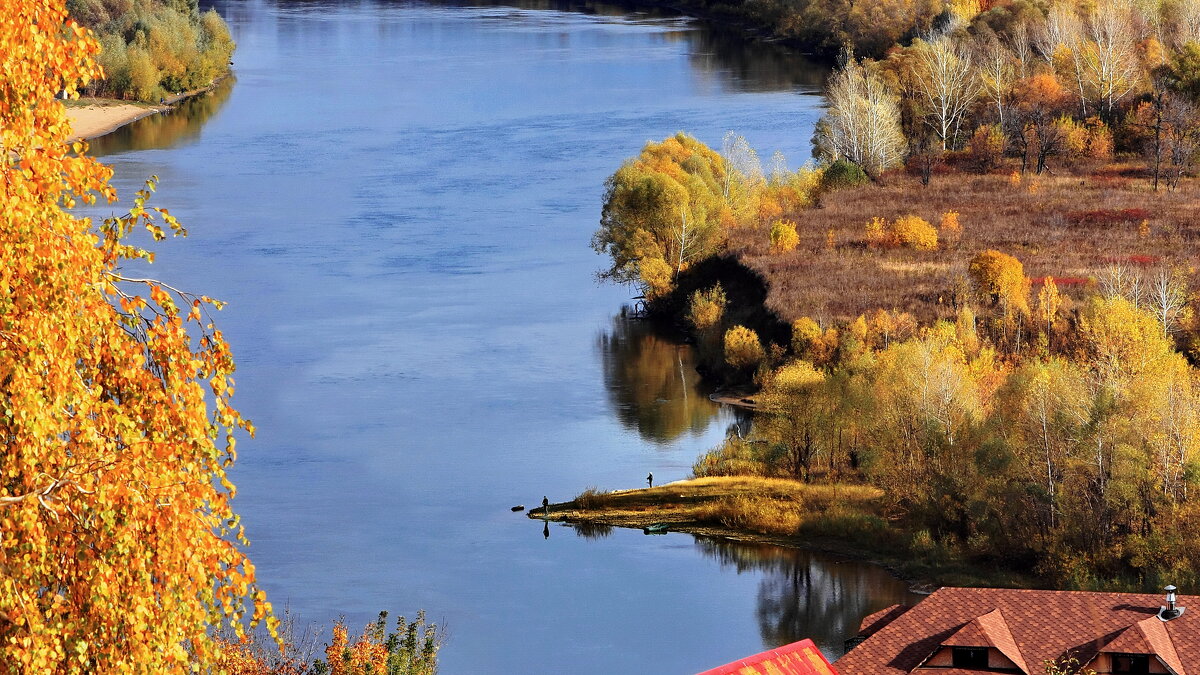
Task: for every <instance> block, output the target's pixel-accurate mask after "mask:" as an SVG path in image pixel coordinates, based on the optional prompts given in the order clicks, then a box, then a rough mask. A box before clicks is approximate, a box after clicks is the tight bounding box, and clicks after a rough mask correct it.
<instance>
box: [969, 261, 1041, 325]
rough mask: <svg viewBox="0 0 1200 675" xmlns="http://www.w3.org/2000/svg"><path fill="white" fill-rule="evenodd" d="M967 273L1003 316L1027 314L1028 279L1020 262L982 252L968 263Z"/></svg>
mask: <svg viewBox="0 0 1200 675" xmlns="http://www.w3.org/2000/svg"><path fill="white" fill-rule="evenodd" d="M968 272H969V274H970V275H971V280H972V281H974V282H975V288H976V290H978V291H979V293H980V294H981V295H982V296H984V297H985V298H986V299H988V300H989V301H991V302H993V303H997V304H1000V305H1001V306H1002V307H1003V308H1004V310H1005V312H1009V311H1011V310H1017V311H1019V312H1020V313H1022V314H1028V313H1029V287H1030V283H1029V279H1028V278H1027V277H1026V276H1025V267H1024V266H1023V265H1021V261H1020V260H1017V259H1016V258H1014V257H1012V256H1010V255H1008V254H1006V253H1001V252H1000V251H995V250H988V251H982V252H980V253H978V254H976V256H975V257H974V258H972V259H971V264H970V267H969V268H968Z"/></svg>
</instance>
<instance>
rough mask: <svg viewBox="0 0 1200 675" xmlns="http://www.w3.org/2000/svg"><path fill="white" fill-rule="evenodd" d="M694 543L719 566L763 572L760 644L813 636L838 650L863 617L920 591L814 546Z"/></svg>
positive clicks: (915, 597) (700, 540)
mask: <svg viewBox="0 0 1200 675" xmlns="http://www.w3.org/2000/svg"><path fill="white" fill-rule="evenodd" d="M696 547H697V548H698V549H700V551H702V552H703V553H704V554H705V555H706V556H709V557H712V558H716V559H717V560H718V561H720V563H721V565H722V566H730V567H734V568H735V569H736V570H737V571H738V573H739V574H740V573H742V572H745V571H749V570H756V571H758V572H760V573H761V574H762V575H763V577H762V581H761V582H760V583H759V587H758V609H757V614H758V628H759V633H760V634H761V635H762V641H763V645H764V647H768V648H774V647H778V646H781V645H785V644H788V643H790V642H795V641H796V640H801V639H803V638H812V639H813V640H814V641H815V642H816V643H817V644H818V645H820V646H821V648H822V649H823V650H824V651H825V653H826V655H829V656H833V657H837V656H841V654H842V653H843V641H844V640H845V639H846V637H848V636H851V635H854V634H855V633H857V632H858V626H859V623H860V622H861V621H862V619H863V617H865V616H867V615H868V614H871V613H872V612H876V611H878V610H880V609H883V608H884V607H889V606H891V605H894V604H908V605H912V604H914V603H916V602H918V601H919V600H920V599H921V598H922V597H923V596H920V595H917V594H915V593H910V592H909V591H908V585H907V584H905V583H904V582H903V581H901V580H899V579H897V578H895V577H893V576H892V575H890V574H888V573H887V571H886V570H884V569H883V568H881V567H875V566H873V565H864V564H862V563H857V562H842V561H839V560H837V559H836V558H833V557H830V556H826V555H822V554H820V553H816V552H813V551H804V550H798V549H787V548H780V547H777V546H769V545H766V544H747V543H743V542H734V541H729V540H724V539H711V538H705V537H696Z"/></svg>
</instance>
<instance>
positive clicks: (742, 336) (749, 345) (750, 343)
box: [725, 326, 766, 370]
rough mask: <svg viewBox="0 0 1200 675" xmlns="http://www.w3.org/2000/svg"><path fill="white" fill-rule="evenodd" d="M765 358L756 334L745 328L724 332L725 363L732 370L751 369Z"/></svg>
mask: <svg viewBox="0 0 1200 675" xmlns="http://www.w3.org/2000/svg"><path fill="white" fill-rule="evenodd" d="M765 356H766V353H765V352H764V351H763V347H762V342H760V341H759V339H758V333H755V332H754V331H752V330H750V329H749V328H746V327H745V326H734V327H733V328H730V329H729V330H728V331H726V332H725V362H726V363H728V364H729V365H730V366H732V367H733V368H737V369H738V370H744V369H748V368H753V367H755V366H757V365H758V364H759V363H761V362H762V360H763V358H764V357H765Z"/></svg>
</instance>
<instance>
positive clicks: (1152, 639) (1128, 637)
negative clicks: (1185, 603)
mask: <svg viewBox="0 0 1200 675" xmlns="http://www.w3.org/2000/svg"><path fill="white" fill-rule="evenodd" d="M1101 651H1105V652H1128V653H1131V654H1157V655H1158V656H1159V658H1161V659H1162V660H1163V663H1165V664H1166V665H1167V667H1168V668H1170V669H1171V670H1172V671H1174V673H1175V675H1187V673H1186V672H1184V669H1183V664H1182V663H1180V662H1179V653H1178V652H1176V651H1175V644H1174V642H1173V641H1172V640H1171V636H1170V635H1168V634H1167V624H1166V623H1163V622H1162V621H1159V620H1158V617H1154V616H1152V617H1150V618H1148V619H1142V620H1141V621H1139V622H1137V623H1135V624H1133V625H1131V626H1129V627H1128V628H1126V629H1125V630H1123V631H1121V632H1120V633H1118V634H1117V635H1116V637H1114V638H1113V639H1111V640H1109V641H1108V642H1107V643H1105V645H1104V646H1103V647H1101Z"/></svg>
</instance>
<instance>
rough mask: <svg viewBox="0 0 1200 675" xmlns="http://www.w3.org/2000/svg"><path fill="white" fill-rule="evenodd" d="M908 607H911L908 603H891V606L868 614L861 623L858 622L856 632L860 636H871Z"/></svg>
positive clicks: (908, 608)
mask: <svg viewBox="0 0 1200 675" xmlns="http://www.w3.org/2000/svg"><path fill="white" fill-rule="evenodd" d="M910 609H912V607H909V606H908V605H892V606H891V607H884V608H883V609H881V610H879V611H878V612H875V613H874V614H868V615H867V616H866V618H864V619H863V620H862V623H860V624H858V634H859V635H861V636H862V637H871V636H872V635H874V634H876V633H878V632H879V631H880V629H882V628H883V627H884V626H886V625H888V624H889V623H891V622H892V621H894V620H895V619H896V617H898V616H900V615H901V614H903V613H905V612H907V611H908V610H910Z"/></svg>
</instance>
